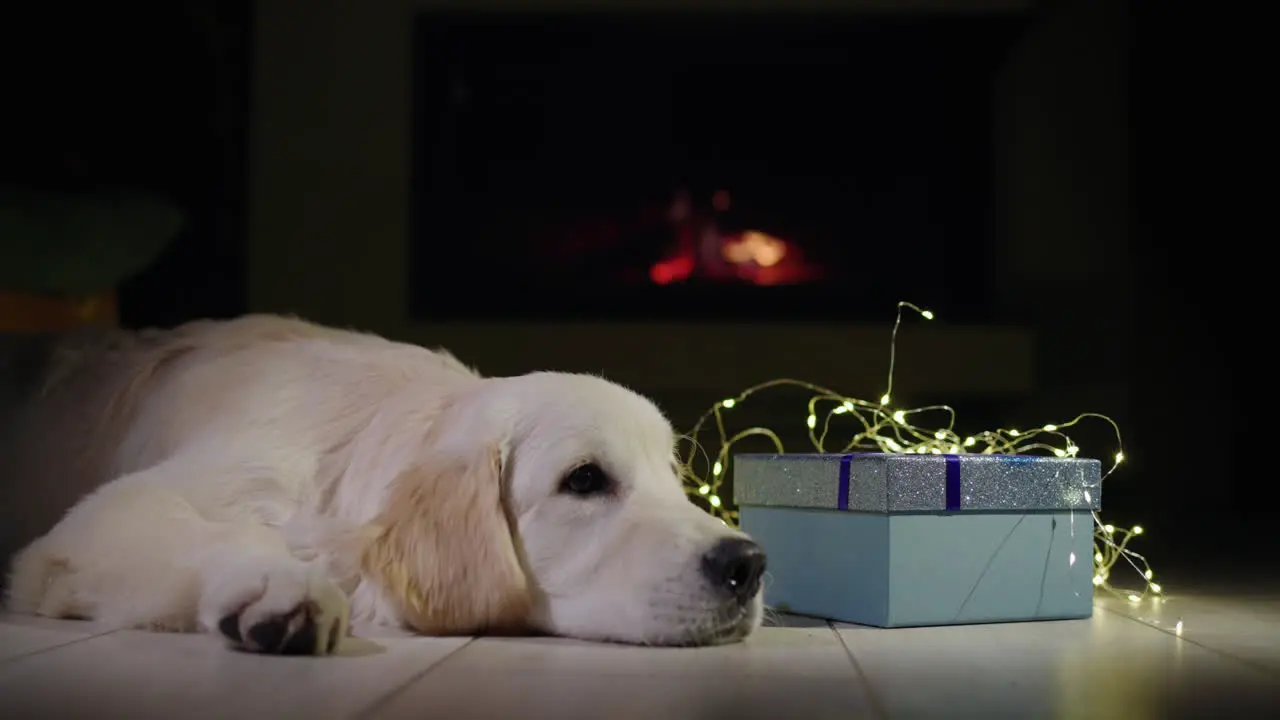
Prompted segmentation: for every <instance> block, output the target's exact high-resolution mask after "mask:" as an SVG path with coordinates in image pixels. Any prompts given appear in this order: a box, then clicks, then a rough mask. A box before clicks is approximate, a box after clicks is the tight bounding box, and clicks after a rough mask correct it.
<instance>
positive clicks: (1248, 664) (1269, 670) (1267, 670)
mask: <svg viewBox="0 0 1280 720" xmlns="http://www.w3.org/2000/svg"><path fill="white" fill-rule="evenodd" d="M1094 607H1095V608H1096V609H1098V610H1102V611H1103V612H1108V613H1111V614H1112V615H1116V616H1118V617H1122V618H1124V619H1126V620H1130V621H1132V622H1136V623H1138V624H1139V625H1141V626H1142V627H1145V628H1151V629H1152V630H1155V631H1156V632H1158V633H1163V634H1165V635H1168V636H1169V637H1171V638H1173V639H1175V640H1181V641H1182V642H1185V643H1187V644H1188V645H1195V646H1196V647H1198V648H1203V649H1205V650H1208V651H1209V652H1211V653H1213V654H1215V655H1220V656H1222V657H1225V658H1228V659H1230V660H1233V661H1235V662H1238V663H1240V664H1241V665H1244V666H1245V667H1248V668H1250V669H1253V670H1257V671H1259V672H1262V673H1265V674H1266V675H1269V676H1272V677H1274V676H1275V675H1276V674H1277V672H1276V670H1275V669H1274V668H1271V667H1267V666H1266V665H1263V664H1261V663H1257V662H1254V661H1253V660H1247V659H1245V658H1242V657H1237V656H1236V655H1233V654H1231V653H1230V652H1227V651H1226V650H1219V649H1218V648H1216V647H1212V646H1210V645H1205V644H1204V643H1203V642H1200V641H1198V640H1193V639H1191V638H1189V637H1187V636H1186V635H1179V634H1177V633H1175V632H1171V631H1169V630H1166V629H1165V628H1162V627H1160V626H1159V625H1152V624H1151V623H1149V622H1143V621H1142V620H1139V619H1138V618H1136V617H1134V616H1132V615H1129V614H1127V613H1123V612H1120V611H1119V610H1112V609H1111V608H1109V607H1103V606H1101V605H1094Z"/></svg>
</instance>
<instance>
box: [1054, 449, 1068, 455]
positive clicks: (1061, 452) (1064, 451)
mask: <svg viewBox="0 0 1280 720" xmlns="http://www.w3.org/2000/svg"><path fill="white" fill-rule="evenodd" d="M1053 454H1054V455H1057V456H1058V457H1066V456H1067V451H1066V450H1060V449H1058V448H1054V449H1053Z"/></svg>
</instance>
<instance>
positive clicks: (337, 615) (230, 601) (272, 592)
mask: <svg viewBox="0 0 1280 720" xmlns="http://www.w3.org/2000/svg"><path fill="white" fill-rule="evenodd" d="M229 570H232V569H230V568H229ZM211 589H212V590H213V593H212V597H209V598H207V599H206V600H207V602H208V604H207V606H206V607H207V609H206V612H204V613H202V615H204V616H205V617H207V618H208V620H207V621H206V624H207V625H216V631H217V632H218V633H221V634H222V636H223V637H225V638H226V639H227V640H229V641H231V643H232V645H234V646H235V647H237V648H239V649H242V650H248V651H251V652H259V653H267V654H276V655H328V654H330V653H332V652H333V651H334V650H335V649H337V647H338V644H339V643H340V642H341V641H342V638H343V637H344V636H345V635H346V634H347V625H348V621H349V614H350V611H349V605H348V603H347V597H346V595H345V594H344V593H343V592H342V590H341V589H340V588H339V587H338V586H337V585H336V584H334V583H333V581H331V580H330V579H329V578H327V577H325V575H324V574H323V573H322V572H320V571H319V570H318V569H317V568H314V567H312V566H308V565H302V564H296V565H295V564H292V563H288V564H281V565H280V566H278V567H266V568H252V569H251V568H248V567H245V568H243V569H241V570H240V571H235V570H232V571H231V572H229V573H225V574H224V576H223V577H222V578H220V579H219V582H217V583H216V584H215V587H213V588H211ZM215 618H216V620H215ZM210 629H211V630H212V629H214V627H211V628H210Z"/></svg>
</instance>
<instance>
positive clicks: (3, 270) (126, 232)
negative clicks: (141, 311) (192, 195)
mask: <svg viewBox="0 0 1280 720" xmlns="http://www.w3.org/2000/svg"><path fill="white" fill-rule="evenodd" d="M184 221H185V218H184V216H183V213H182V211H181V210H180V209H178V207H177V206H175V205H173V204H172V203H169V202H167V201H165V200H163V199H161V198H159V197H156V196H153V195H149V194H147V193H144V192H140V191H136V190H127V189H107V190H96V191H94V192H91V193H79V192H52V191H39V190H28V189H24V188H10V187H4V188H0V290H4V291H12V292H28V293H56V294H73V295H81V294H84V295H87V294H91V293H97V292H102V291H105V290H110V289H113V288H115V287H118V286H119V285H120V283H122V282H124V281H125V280H127V279H129V278H130V277H132V276H134V275H136V274H137V273H140V272H142V271H143V270H144V269H146V267H147V266H148V265H150V264H151V263H152V262H154V261H155V259H156V258H157V257H158V256H159V255H160V253H161V252H162V251H163V250H164V248H165V246H166V245H168V244H169V243H170V242H171V241H172V240H173V238H174V237H176V236H177V234H178V231H179V230H181V229H182V225H183V222H184Z"/></svg>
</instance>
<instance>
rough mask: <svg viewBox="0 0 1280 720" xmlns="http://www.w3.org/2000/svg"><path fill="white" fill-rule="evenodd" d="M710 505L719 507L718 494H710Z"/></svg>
mask: <svg viewBox="0 0 1280 720" xmlns="http://www.w3.org/2000/svg"><path fill="white" fill-rule="evenodd" d="M711 507H720V496H719V495H712V496H711Z"/></svg>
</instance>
